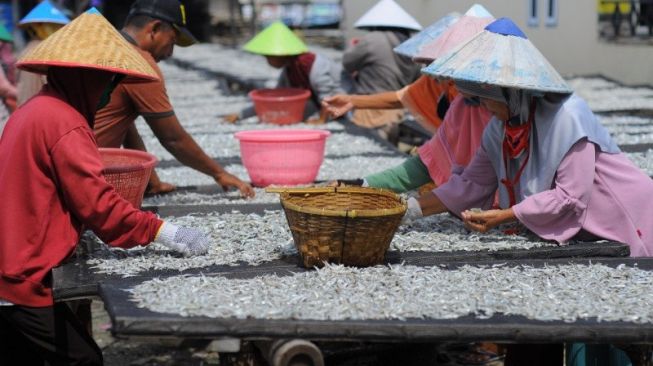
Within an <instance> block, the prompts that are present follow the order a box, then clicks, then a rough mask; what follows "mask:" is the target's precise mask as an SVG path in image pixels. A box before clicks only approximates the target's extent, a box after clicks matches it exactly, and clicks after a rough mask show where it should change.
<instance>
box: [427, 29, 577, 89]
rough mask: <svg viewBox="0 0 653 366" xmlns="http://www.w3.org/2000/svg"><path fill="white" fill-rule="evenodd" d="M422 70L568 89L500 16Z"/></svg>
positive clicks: (482, 80) (516, 85)
mask: <svg viewBox="0 0 653 366" xmlns="http://www.w3.org/2000/svg"><path fill="white" fill-rule="evenodd" d="M422 72H423V73H425V74H428V75H432V76H435V77H440V78H449V79H453V80H459V81H469V82H473V83H478V84H487V85H496V86H501V87H508V88H515V89H524V90H533V91H540V92H552V93H565V94H568V93H572V92H573V90H572V89H571V88H570V87H569V85H567V83H566V82H565V80H564V79H563V78H562V76H560V74H558V72H557V71H556V70H555V69H554V68H553V66H551V64H550V63H549V62H548V61H547V60H546V58H544V56H542V54H541V53H540V51H539V50H538V49H537V48H536V47H535V46H534V45H533V44H532V43H531V41H529V40H528V38H526V35H525V34H524V33H523V32H522V31H521V30H520V29H519V27H517V25H515V23H513V22H512V21H511V20H510V19H508V18H501V19H498V20H496V21H494V22H493V23H491V24H490V25H488V26H487V27H485V30H484V31H482V32H481V33H479V34H478V35H476V37H474V38H473V39H472V40H471V41H469V42H467V43H466V44H465V45H463V46H461V47H459V48H458V49H456V50H454V51H452V52H451V53H449V54H447V55H445V56H442V57H440V58H438V59H436V60H435V61H434V62H433V63H432V64H430V65H429V66H427V67H425V68H423V69H422Z"/></svg>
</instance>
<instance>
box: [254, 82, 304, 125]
mask: <svg viewBox="0 0 653 366" xmlns="http://www.w3.org/2000/svg"><path fill="white" fill-rule="evenodd" d="M310 96H311V92H310V91H308V90H306V89H298V88H277V89H256V90H252V91H251V92H249V97H250V98H252V100H253V101H254V110H256V115H257V116H258V118H259V120H260V121H261V122H263V123H275V124H278V125H288V124H292V123H298V122H301V121H303V120H304V108H305V107H306V101H307V100H308V98H309V97H310Z"/></svg>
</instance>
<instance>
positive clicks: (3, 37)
mask: <svg viewBox="0 0 653 366" xmlns="http://www.w3.org/2000/svg"><path fill="white" fill-rule="evenodd" d="M0 41H5V42H13V41H14V37H12V36H11V33H9V31H8V30H7V28H6V27H5V25H4V24H2V22H0Z"/></svg>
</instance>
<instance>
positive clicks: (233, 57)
mask: <svg viewBox="0 0 653 366" xmlns="http://www.w3.org/2000/svg"><path fill="white" fill-rule="evenodd" d="M195 46H196V47H193V48H194V49H193V50H186V49H180V50H179V51H177V50H175V55H174V56H173V57H174V58H176V59H179V60H183V61H187V62H190V63H191V64H193V65H194V66H197V67H200V68H203V69H207V70H210V71H214V72H218V73H221V74H225V75H233V76H238V77H239V78H240V79H243V80H251V81H254V82H257V83H261V82H262V83H263V84H264V85H265V87H268V88H273V87H275V86H276V84H277V79H278V77H279V70H278V69H275V68H273V67H271V66H270V65H268V63H267V62H265V58H263V57H261V56H257V55H252V54H249V53H246V52H243V51H240V50H234V49H230V48H227V47H223V46H220V45H217V44H200V45H195ZM310 49H311V51H314V52H315V51H316V52H318V53H320V54H323V55H326V56H328V57H329V58H331V59H332V60H334V61H335V62H339V60H341V59H342V51H339V50H335V49H333V48H326V47H319V46H315V45H311V46H310ZM189 51H190V52H189Z"/></svg>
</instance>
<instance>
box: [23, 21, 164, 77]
mask: <svg viewBox="0 0 653 366" xmlns="http://www.w3.org/2000/svg"><path fill="white" fill-rule="evenodd" d="M16 66H17V67H18V68H20V69H22V70H25V71H30V72H35V73H39V74H47V72H48V68H50V66H58V67H80V68H89V69H96V70H105V71H110V72H115V73H119V74H124V75H126V76H127V77H126V79H125V81H123V82H138V81H149V80H159V77H158V76H157V74H156V72H155V71H154V70H153V69H152V67H151V66H150V65H149V64H148V63H147V61H145V59H144V58H143V57H142V56H141V55H140V54H139V53H138V51H137V50H136V49H135V48H134V46H132V45H131V44H129V43H128V42H127V41H125V39H124V38H123V37H122V36H121V35H120V33H118V31H117V30H116V29H115V28H113V26H112V25H111V24H110V23H109V22H108V21H107V20H106V19H105V18H104V17H103V16H102V15H100V14H99V13H97V12H86V13H84V14H82V15H80V16H79V17H77V18H76V19H75V20H74V21H72V22H70V23H69V24H68V25H66V26H64V27H63V28H61V29H59V30H58V31H56V32H54V33H53V34H52V35H51V36H50V37H48V38H47V39H46V40H44V41H43V42H41V43H40V44H38V45H37V46H36V47H34V49H32V50H31V51H30V52H28V53H26V54H25V55H24V56H23V57H21V58H20V60H18V62H17V64H16Z"/></svg>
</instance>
